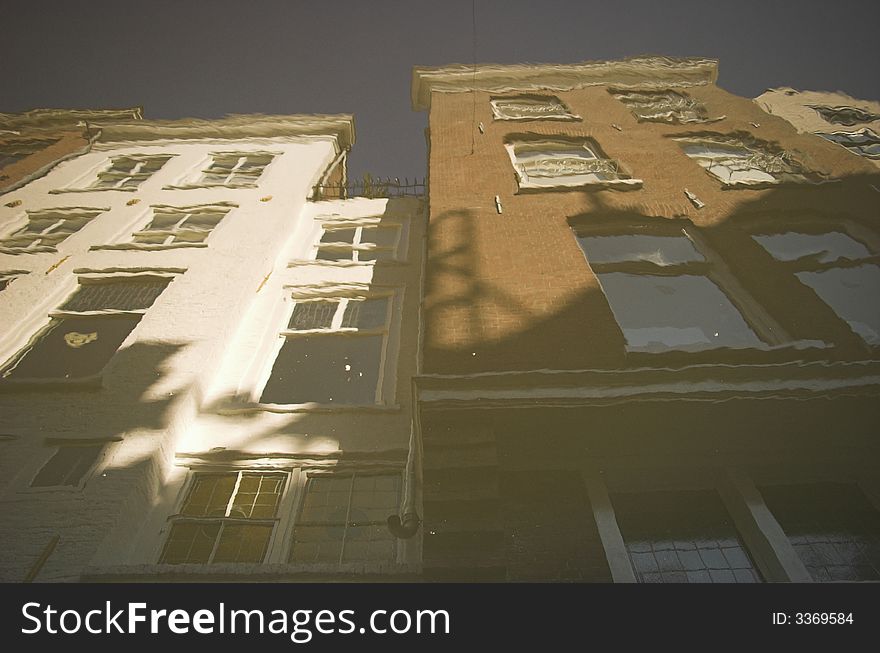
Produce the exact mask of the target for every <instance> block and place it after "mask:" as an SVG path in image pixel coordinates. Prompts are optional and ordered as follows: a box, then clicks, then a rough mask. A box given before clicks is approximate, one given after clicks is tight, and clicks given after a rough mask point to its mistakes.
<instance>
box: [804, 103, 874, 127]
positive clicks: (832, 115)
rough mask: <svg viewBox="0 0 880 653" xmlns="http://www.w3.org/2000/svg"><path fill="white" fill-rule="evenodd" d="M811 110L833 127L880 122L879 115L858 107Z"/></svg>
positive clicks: (815, 107)
mask: <svg viewBox="0 0 880 653" xmlns="http://www.w3.org/2000/svg"><path fill="white" fill-rule="evenodd" d="M811 108H812V109H814V110H815V111H816V113H818V114H819V115H820V116H822V119H823V120H825V121H826V122H830V123H832V124H834V125H843V126H844V127H852V126H854V125H858V124H860V123H866V122H874V121H875V120H880V115H878V114H876V113H873V112H871V111H866V110H865V109H859V108H858V107H846V106H839V107H831V106H826V105H814V106H812V107H811Z"/></svg>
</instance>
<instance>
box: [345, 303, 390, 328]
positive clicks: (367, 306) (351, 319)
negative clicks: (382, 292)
mask: <svg viewBox="0 0 880 653" xmlns="http://www.w3.org/2000/svg"><path fill="white" fill-rule="evenodd" d="M387 319H388V297H381V298H377V299H350V300H349V301H348V306H346V308H345V314H344V315H343V316H342V326H343V327H346V328H352V329H382V328H384V327H385V322H386V320H387Z"/></svg>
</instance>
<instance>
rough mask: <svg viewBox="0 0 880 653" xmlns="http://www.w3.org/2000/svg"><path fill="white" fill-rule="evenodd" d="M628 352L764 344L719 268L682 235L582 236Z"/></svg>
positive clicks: (757, 345) (684, 234) (689, 349)
mask: <svg viewBox="0 0 880 653" xmlns="http://www.w3.org/2000/svg"><path fill="white" fill-rule="evenodd" d="M577 241H578V244H579V245H580V247H581V249H582V250H583V252H584V254H585V255H586V258H587V261H588V262H589V264H590V267H591V268H592V269H593V272H595V274H596V277H597V278H598V280H599V284H600V286H601V287H602V290H603V292H604V293H605V297H606V298H607V300H608V304H609V305H610V307H611V311H612V313H613V314H614V318H615V319H616V320H617V323H618V325H620V328H621V330H622V331H623V336H624V338H625V340H626V349H627V351H644V352H661V351H667V350H685V351H698V350H703V349H715V348H719V347H732V348H747V347H760V346H762V345H763V343H762V341H761V340H760V339H759V338H758V336H756V335H755V333H754V332H753V331H752V329H751V328H750V327H749V325H748V324H746V322H745V321H744V320H743V318H742V316H741V315H740V313H739V311H738V310H737V308H736V307H735V306H734V305H733V303H731V301H730V299H729V298H728V297H727V296H726V295H725V294H724V293H723V292H722V291H721V289H720V288H719V287H718V286H717V285H716V284H715V283H714V282H713V281H712V279H711V274H712V272H713V270H712V266H711V264H710V263H709V262H707V260H706V259H705V257H704V256H703V255H702V254H701V253H700V252H699V251H698V250H697V248H696V247H695V246H694V243H693V242H692V241H691V239H690V238H689V237H688V234H687V232H685V231H684V230H682V235H677V236H673V235H647V234H645V235H641V234H640V235H601V236H593V235H585V234H581V235H577Z"/></svg>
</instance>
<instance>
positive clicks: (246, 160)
mask: <svg viewBox="0 0 880 653" xmlns="http://www.w3.org/2000/svg"><path fill="white" fill-rule="evenodd" d="M274 158H275V154H272V153H269V152H219V153H216V154H213V155H212V159H211V163H210V165H209V166H208V167H207V168H205V169H204V170H202V175H201V177H200V178H199V180H198V181H197V182H196V183H197V184H198V185H201V186H233V187H252V186H256V184H257V180H258V179H259V178H260V175H262V174H263V170H265V168H266V166H267V165H269V164H270V163H271V162H272V159H274Z"/></svg>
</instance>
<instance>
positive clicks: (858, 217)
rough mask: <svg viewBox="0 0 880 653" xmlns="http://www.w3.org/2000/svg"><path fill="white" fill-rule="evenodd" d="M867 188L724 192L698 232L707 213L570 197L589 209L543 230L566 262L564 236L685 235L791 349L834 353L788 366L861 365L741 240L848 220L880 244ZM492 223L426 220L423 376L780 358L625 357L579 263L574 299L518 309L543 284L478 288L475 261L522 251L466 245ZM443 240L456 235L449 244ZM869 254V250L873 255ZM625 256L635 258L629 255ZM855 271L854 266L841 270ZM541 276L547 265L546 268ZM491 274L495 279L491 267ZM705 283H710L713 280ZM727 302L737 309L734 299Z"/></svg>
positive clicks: (470, 218)
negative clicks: (837, 361)
mask: <svg viewBox="0 0 880 653" xmlns="http://www.w3.org/2000/svg"><path fill="white" fill-rule="evenodd" d="M878 189H880V176H878V175H875V174H871V175H858V176H850V177H846V178H842V179H839V180H836V181H834V182H831V183H824V184H818V185H805V184H784V185H780V186H772V187H770V188H767V189H763V190H759V191H756V190H751V189H750V190H730V191H727V192H729V193H730V194H731V198H732V199H737V195H736V194H740V193H741V194H742V195H740V196H739V197H740V199H739V201H738V202H736V203H735V204H733V205H732V209H730V210H728V211H727V212H726V213H725V214H724V215H722V216H720V218H717V219H714V220H713V222H712V224H703V225H702V226H698V225H699V224H700V223H701V222H708V220H707V219H706V218H705V216H707V215H709V216H711V215H713V213H712V211H713V207H706V208H704V209H702V210H696V209H694V210H692V211H691V212H690V214H691V219H685V218H667V217H665V216H664V217H656V216H645V215H637V214H635V213H634V212H633V211H631V210H627V209H625V208H623V209H621V208H615V207H614V206H612V204H613V203H614V202H607V201H604V200H603V198H604V197H605V196H606V195H605V194H606V193H608V192H613V191H601V192H590V191H588V192H584V191H579V192H580V193H581V194H582V195H583V196H584V198H585V199H586V202H587V204H588V205H589V206H591V207H592V208H591V209H590V210H589V211H587V212H584V213H581V214H577V215H570V216H568V217H567V218H566V221H567V224H568V227H570V228H571V229H566V230H564V231H563V230H561V229H560V228H559V224H558V221H557V222H553V223H550V222H548V223H547V225H548V226H549V227H550V228H551V230H552V233H554V234H555V237H557V240H558V243H557V245H558V248H559V251H560V252H562V253H564V254H566V255H568V254H570V250H571V248H577V241H576V239H575V237H574V232H573V230H577V231H578V232H581V231H583V232H584V233H588V234H589V233H596V234H599V233H601V234H611V233H620V234H639V233H646V232H649V233H650V232H654V233H664V232H665V235H673V236H674V235H681V229H682V227H685V226H686V227H687V228H688V229H689V230H691V231H695V232H696V234H697V235H698V236H699V237H700V238H701V240H703V241H704V242H705V244H706V245H707V246H708V248H710V249H711V250H712V251H713V252H714V253H716V254H717V256H718V258H720V260H721V261H722V262H723V264H724V266H726V268H728V269H729V271H730V273H731V274H732V275H733V277H735V284H736V285H738V286H740V287H741V290H744V291H745V293H746V294H747V295H749V296H750V297H751V298H752V299H753V300H754V302H755V303H757V304H758V305H759V306H760V307H761V309H762V310H764V311H766V312H767V313H768V314H769V315H770V316H771V317H772V319H773V320H775V322H776V323H778V324H779V325H781V326H782V327H784V329H785V331H786V332H787V333H788V335H789V336H791V339H792V340H813V341H824V342H829V343H830V342H834V343H836V346H835V347H834V349H833V350H829V349H825V350H815V351H813V352H807V351H806V350H802V351H800V352H799V355H803V356H805V357H807V358H810V357H821V358H824V359H827V358H829V357H830V358H836V357H843V358H865V356H866V354H867V353H868V350H866V346H865V343H864V342H863V340H862V339H861V338H860V337H859V336H858V335H856V333H855V332H854V330H853V327H852V326H851V325H850V324H848V322H847V321H846V320H845V319H841V317H842V316H838V314H837V313H836V312H835V310H834V308H832V307H831V306H830V305H829V303H827V302H826V301H823V297H822V291H821V290H817V289H816V288H814V287H811V285H810V284H809V283H808V282H805V279H806V277H805V276H804V275H802V274H800V275H799V274H797V272H798V269H795V268H792V267H791V266H789V265H787V264H786V262H783V261H778V260H776V259H774V257H773V256H772V255H771V254H770V253H769V252H768V251H767V250H766V249H765V248H764V247H762V246H761V245H760V244H759V243H758V242H757V241H755V240H754V239H753V238H752V234H761V233H773V232H780V233H784V232H789V231H796V232H802V231H805V230H806V231H807V232H810V233H821V232H823V231H824V232H828V231H843V230H844V229H845V228H846V227H845V225H844V224H843V223H844V221H845V220H848V221H850V222H851V223H853V224H855V225H857V226H860V227H861V228H862V229H865V230H867V231H873V233H874V236H873V238H875V239H876V238H878V237H880V236H878V226H880V225H878V223H877V212H878V208H880V191H878ZM614 199H617V198H616V197H615V198H614ZM715 210H716V211H717V210H718V209H717V208H716V209H715ZM492 218H497V219H498V220H504V218H505V216H504V215H500V216H488V217H487V216H478V215H476V214H475V212H473V211H469V210H467V209H462V210H457V211H456V210H451V211H447V212H444V213H442V214H440V215H438V216H436V217H433V218H432V220H431V221H430V223H429V232H428V252H429V261H428V268H427V270H428V271H427V276H426V281H425V298H424V322H425V324H426V325H427V329H428V331H427V337H426V342H425V350H424V360H425V371H426V372H428V373H441V374H442V373H458V374H466V373H475V372H483V371H504V370H529V369H546V368H550V369H587V368H619V367H628V366H632V365H635V364H652V365H653V364H667V363H668V364H673V365H682V364H694V363H700V362H708V361H715V362H738V361H743V362H747V361H748V362H767V361H770V360H774V359H776V358H779V357H780V356H783V355H782V354H780V353H778V352H777V351H767V350H762V349H758V350H751V351H748V350H746V349H737V348H733V347H721V348H713V349H707V350H704V351H689V352H685V353H684V355H682V352H677V353H672V352H666V353H650V354H644V353H641V352H633V351H632V350H630V351H627V341H626V339H625V337H624V332H623V330H622V329H621V326H620V325H619V321H618V320H617V319H616V316H615V314H614V312H612V306H611V305H609V300H608V299H607V297H606V294H605V293H604V292H603V289H602V287H601V286H600V285H599V284H597V283H596V282H595V279H596V277H594V275H593V272H595V271H591V270H590V266H588V264H587V263H586V261H585V259H584V257H583V256H580V258H579V265H581V266H582V267H581V268H580V269H576V270H575V269H572V270H571V272H570V276H572V277H581V278H580V279H579V280H578V281H582V282H583V283H579V284H576V285H580V287H581V288H580V290H578V291H577V292H573V293H570V294H568V295H566V301H565V303H564V304H561V305H559V306H556V307H553V310H537V308H538V304H537V302H536V301H533V302H530V301H528V300H529V298H530V297H531V298H532V299H533V300H543V299H544V298H543V297H542V296H541V295H540V292H541V283H543V280H540V281H539V280H536V279H535V277H532V278H523V277H522V275H523V272H522V267H520V268H518V269H515V267H514V266H511V272H510V274H508V275H507V276H506V277H504V278H496V279H492V278H487V276H488V275H487V274H486V271H485V270H486V269H487V268H485V267H484V266H483V260H484V259H485V257H486V256H490V255H492V254H491V253H489V254H487V253H486V252H485V251H481V250H480V248H483V249H488V248H495V249H497V253H498V255H499V256H504V257H508V258H511V259H512V258H514V257H516V256H518V255H521V254H523V253H525V252H526V250H527V248H528V247H529V245H528V242H527V241H524V240H523V239H522V238H521V237H520V238H519V239H515V240H511V241H509V242H506V241H505V240H504V238H503V236H504V234H505V231H504V228H503V227H501V228H499V229H498V230H497V233H498V234H499V239H498V240H497V241H496V242H488V240H487V239H486V237H485V235H484V234H482V235H481V238H477V226H476V224H475V221H476V220H478V219H492ZM701 219H702V220H701ZM539 220H544V216H536V224H535V229H541V228H542V226H541V225H542V224H543V223H541V224H539V223H538V221H539ZM694 223H697V225H695V224H694ZM450 232H451V233H452V234H455V235H456V237H455V238H454V240H453V239H452V238H450ZM566 232H567V233H566ZM484 233H485V232H484ZM518 248H519V251H518ZM877 251H878V249H877V248H876V244H875V252H874V253H875V254H876V252H877ZM633 255H635V256H638V252H633ZM562 258H563V257H562V256H560V259H562ZM566 260H571V259H566ZM864 262H865V263H873V264H875V263H876V256H874V255H870V256H868V257H866V260H865V261H864ZM856 264H858V261H856V262H852V263H847V264H846V265H856ZM548 266H552V262H550V263H548ZM494 269H496V270H497V269H498V268H497V266H496V267H495V268H494ZM557 271H558V272H559V273H560V274H558V275H556V279H555V280H552V281H550V282H549V283H548V286H547V287H548V288H550V289H552V288H553V286H552V285H549V284H552V283H558V282H559V281H560V280H562V281H564V275H565V274H567V272H566V271H565V270H563V269H561V268H560V267H557ZM641 272H645V270H644V269H643V270H641ZM691 272H692V271H691ZM716 272H718V271H717V270H715V271H713V273H712V274H710V278H712V279H713V281H715V277H716V276H717V275H716V274H715V273H716ZM526 274H528V272H526ZM535 274H539V273H537V272H536V273H535ZM541 274H543V272H541ZM517 275H520V276H519V278H518V277H517ZM715 283H718V282H717V281H715ZM814 285H815V284H814ZM607 290H608V289H607V288H606V291H607ZM722 291H723V292H724V293H725V294H727V295H729V296H731V297H732V296H733V294H735V293H734V291H733V290H732V289H730V288H722ZM536 293H537V294H536ZM629 297H630V299H631V301H630V304H631V305H632V304H634V303H635V302H637V301H638V299H637V296H636V295H635V294H632V295H629ZM824 299H825V300H827V299H828V297H827V296H825V297H824ZM731 301H732V303H733V304H735V305H736V306H737V308H741V307H740V306H739V303H738V302H740V299H739V298H736V299H732V300H731ZM874 301H875V304H874V305H873V307H874V309H875V310H874V312H875V313H877V312H880V307H878V306H877V305H876V302H880V299H876V298H875V299H874ZM838 310H839V309H838ZM646 356H647V357H649V358H646ZM783 357H784V356H783Z"/></svg>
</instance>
